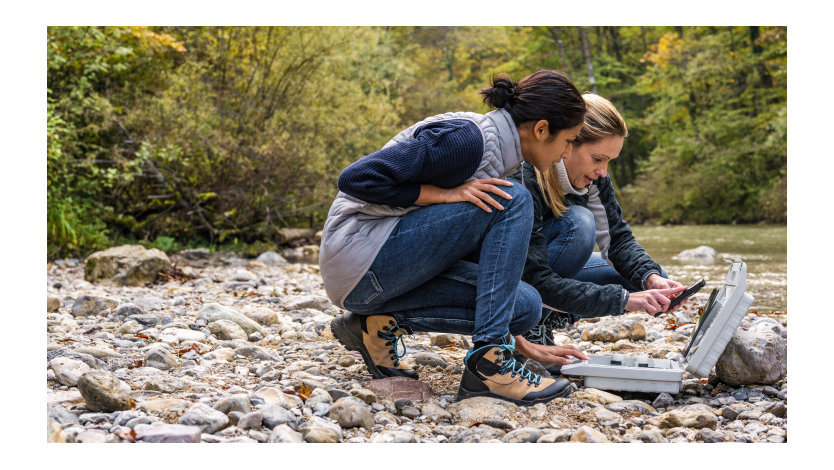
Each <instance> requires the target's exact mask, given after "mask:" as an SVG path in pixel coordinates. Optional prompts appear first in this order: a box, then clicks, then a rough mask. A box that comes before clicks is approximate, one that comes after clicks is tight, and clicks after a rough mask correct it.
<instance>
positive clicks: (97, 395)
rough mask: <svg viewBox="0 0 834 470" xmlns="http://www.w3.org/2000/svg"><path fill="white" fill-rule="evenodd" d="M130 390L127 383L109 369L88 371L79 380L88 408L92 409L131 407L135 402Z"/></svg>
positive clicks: (104, 409) (125, 408)
mask: <svg viewBox="0 0 834 470" xmlns="http://www.w3.org/2000/svg"><path fill="white" fill-rule="evenodd" d="M129 390H130V387H129V386H127V384H123V383H122V381H121V380H119V379H118V377H116V376H115V375H113V374H112V373H110V372H107V371H92V372H88V373H86V374H84V375H82V376H81V378H80V379H79V380H78V391H79V392H80V393H81V396H82V397H84V403H85V405H86V406H87V409H88V410H92V411H117V410H127V409H130V408H131V407H133V406H134V403H133V399H131V397H130V394H129V393H128V391H129Z"/></svg>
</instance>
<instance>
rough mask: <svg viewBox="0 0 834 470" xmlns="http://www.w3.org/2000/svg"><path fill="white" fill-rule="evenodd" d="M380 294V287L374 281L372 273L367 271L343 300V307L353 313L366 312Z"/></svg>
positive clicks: (374, 277) (374, 276)
mask: <svg viewBox="0 0 834 470" xmlns="http://www.w3.org/2000/svg"><path fill="white" fill-rule="evenodd" d="M381 293H382V286H380V285H379V281H377V279H376V275H375V274H374V272H373V271H368V272H366V273H365V275H364V276H362V279H361V280H360V281H359V284H356V287H354V288H353V290H352V291H350V294H348V296H347V297H346V298H345V307H347V309H348V310H350V311H353V312H361V311H362V310H363V307H364V310H368V307H369V304H370V303H371V302H373V300H374V299H375V298H377V297H378V296H379V294H381Z"/></svg>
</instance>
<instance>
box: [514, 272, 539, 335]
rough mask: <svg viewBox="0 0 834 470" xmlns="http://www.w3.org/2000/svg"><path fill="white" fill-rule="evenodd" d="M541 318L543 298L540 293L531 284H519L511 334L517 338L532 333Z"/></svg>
mask: <svg viewBox="0 0 834 470" xmlns="http://www.w3.org/2000/svg"><path fill="white" fill-rule="evenodd" d="M541 316H542V298H541V296H540V295H539V292H538V291H537V290H536V289H535V288H534V287H533V286H531V285H530V284H527V283H525V282H519V283H518V291H517V293H516V298H515V306H514V309H513V320H512V322H511V324H510V332H511V333H512V334H513V335H514V336H515V335H520V334H524V333H526V332H528V331H530V329H531V328H533V327H534V326H536V324H537V323H538V322H539V320H541Z"/></svg>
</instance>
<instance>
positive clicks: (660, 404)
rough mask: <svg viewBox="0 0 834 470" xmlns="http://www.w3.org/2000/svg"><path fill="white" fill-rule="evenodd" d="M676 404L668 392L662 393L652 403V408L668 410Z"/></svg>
mask: <svg viewBox="0 0 834 470" xmlns="http://www.w3.org/2000/svg"><path fill="white" fill-rule="evenodd" d="M674 404H675V399H674V398H672V395H669V394H668V393H666V392H663V393H661V394H660V395H658V396H657V398H655V399H654V401H653V402H652V406H653V407H655V408H668V407H670V406H672V405H674Z"/></svg>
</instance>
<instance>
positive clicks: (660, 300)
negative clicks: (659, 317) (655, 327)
mask: <svg viewBox="0 0 834 470" xmlns="http://www.w3.org/2000/svg"><path fill="white" fill-rule="evenodd" d="M685 290H686V287H684V286H680V287H670V288H668V289H652V290H644V291H643V292H633V293H631V294H628V302H626V310H628V311H630V312H636V311H644V312H646V313H649V314H652V315H654V314H655V313H661V312H665V311H666V309H667V308H669V303H671V302H672V299H670V298H669V297H670V296H672V297H674V296H675V294H679V293H681V292H683V291H685Z"/></svg>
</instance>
